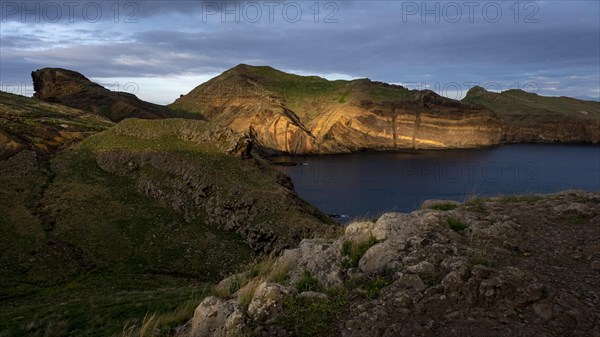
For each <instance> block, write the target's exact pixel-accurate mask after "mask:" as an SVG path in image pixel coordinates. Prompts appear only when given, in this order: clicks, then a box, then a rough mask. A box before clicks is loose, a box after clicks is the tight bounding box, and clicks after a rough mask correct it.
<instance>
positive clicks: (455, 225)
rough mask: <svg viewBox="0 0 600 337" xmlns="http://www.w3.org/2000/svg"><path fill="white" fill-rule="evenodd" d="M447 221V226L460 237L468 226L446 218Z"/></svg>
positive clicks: (459, 221)
mask: <svg viewBox="0 0 600 337" xmlns="http://www.w3.org/2000/svg"><path fill="white" fill-rule="evenodd" d="M447 221H448V226H450V228H451V229H452V230H453V231H455V232H457V233H458V234H461V235H462V234H464V232H465V230H466V229H467V228H469V225H467V224H466V223H464V222H463V221H461V220H458V219H455V218H448V220H447Z"/></svg>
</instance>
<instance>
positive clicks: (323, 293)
mask: <svg viewBox="0 0 600 337" xmlns="http://www.w3.org/2000/svg"><path fill="white" fill-rule="evenodd" d="M432 204H433V205H435V204H436V203H432ZM375 238H377V239H375ZM599 239H600V194H598V193H588V192H579V191H566V192H562V193H558V194H554V195H549V196H522V197H504V198H493V199H489V200H478V199H473V200H471V201H469V202H467V203H465V204H463V205H460V206H458V208H456V209H453V210H449V211H440V210H434V209H423V210H419V211H416V212H413V213H410V214H398V213H389V214H385V215H383V216H382V217H381V218H380V219H379V220H377V222H375V223H354V224H350V225H349V226H348V227H347V228H346V233H345V234H344V236H343V237H340V238H339V239H336V240H324V239H306V240H304V241H302V243H301V244H300V245H299V247H298V248H295V249H291V250H286V251H284V252H283V253H282V254H281V255H280V257H279V258H278V259H277V260H276V261H275V263H274V264H273V266H274V267H273V268H274V269H279V270H281V266H282V265H285V266H287V278H285V280H284V281H283V282H281V280H280V283H281V285H277V284H273V283H260V282H257V280H256V279H252V280H248V284H249V285H252V284H254V285H255V287H256V286H257V285H259V284H260V286H258V287H257V289H256V291H255V292H254V296H253V297H252V299H251V301H250V306H249V307H247V304H244V303H245V301H244V300H243V298H244V296H243V295H242V296H240V294H241V293H242V292H244V290H247V288H248V287H247V286H244V285H243V284H242V287H241V290H240V291H239V292H240V293H235V294H233V296H232V297H233V298H230V299H227V297H226V298H225V299H222V300H218V301H217V300H215V299H214V298H209V299H206V300H205V301H204V302H203V303H202V304H201V305H200V306H199V310H200V308H202V312H203V313H204V312H207V311H210V310H214V309H215V308H217V307H219V306H224V305H225V306H228V308H232V309H228V311H227V312H228V313H229V314H224V317H221V318H220V321H221V322H222V323H221V325H220V326H219V328H217V329H221V330H219V331H225V330H226V331H231V330H227V329H228V328H227V326H228V325H227V323H226V322H227V321H228V320H229V319H231V320H235V321H236V322H238V323H239V322H240V321H239V319H240V312H241V313H242V314H243V315H242V316H243V320H242V322H243V323H242V325H243V327H240V325H236V329H237V330H236V331H237V332H236V333H248V334H252V333H254V334H259V335H269V336H298V335H303V336H304V335H308V334H307V333H308V332H310V333H311V334H312V335H320V336H357V337H358V336H361V337H362V336H598V335H600V314H599V313H600V291H599V289H600V277H599V276H600V275H599V272H600V271H599V269H600V262H599V261H600V247H599V246H598V240H599ZM361 245H362V246H361ZM357 247H362V251H361V250H360V249H358V250H355V248H357ZM357 251H360V253H358V256H356V254H355V252H357ZM357 260H358V261H357ZM262 277H263V278H265V277H264V276H262ZM244 278H245V279H248V277H247V276H243V275H240V276H238V280H240V279H244ZM257 278H259V279H260V278H261V276H260V275H259V276H257ZM266 279H267V281H268V277H266ZM269 282H272V281H269ZM267 289H268V290H267ZM267 293H268V294H271V295H270V296H266V295H265V294H267ZM282 297H285V298H284V299H282ZM224 303H226V304H224ZM282 303H283V304H282ZM207 308H208V309H207ZM246 308H247V309H246ZM255 308H263V310H261V311H260V312H261V314H256V312H257V310H256V309H255ZM267 308H269V309H267ZM322 308H326V310H322ZM319 310H321V311H319ZM315 313H320V314H315ZM202 315H204V314H202ZM202 315H199V314H198V313H197V314H196V315H195V317H194V320H193V322H195V323H194V324H196V326H197V325H198V324H199V323H197V322H199V321H203V320H206V319H203V316H202ZM219 315H223V312H220V314H219ZM225 316H226V317H225ZM274 316H276V317H274ZM320 316H322V317H321V318H319V317H320ZM215 317H220V316H215ZM210 322H213V321H211V320H208V321H207V323H202V324H209V323H210ZM236 324H237V323H236ZM240 329H241V330H240ZM207 331H208V330H206V329H193V331H192V334H191V336H195V337H199V336H211V334H210V333H208V332H207ZM231 335H233V334H224V335H223V336H231Z"/></svg>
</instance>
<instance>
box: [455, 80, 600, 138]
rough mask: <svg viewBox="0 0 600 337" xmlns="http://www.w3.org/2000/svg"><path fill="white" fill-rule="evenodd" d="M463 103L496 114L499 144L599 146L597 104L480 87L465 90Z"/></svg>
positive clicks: (598, 113) (599, 130)
mask: <svg viewBox="0 0 600 337" xmlns="http://www.w3.org/2000/svg"><path fill="white" fill-rule="evenodd" d="M463 102H465V103H475V104H479V105H481V106H485V107H487V108H489V109H491V110H493V111H494V112H496V113H497V114H498V116H500V117H501V118H502V119H503V121H504V123H503V124H504V128H505V131H504V133H503V137H502V141H503V142H535V143H538V142H542V143H548V142H560V143H593V144H599V143H600V102H593V101H583V100H578V99H574V98H570V97H545V96H540V95H537V94H533V93H528V92H525V91H523V90H508V91H504V92H501V93H493V92H490V91H487V90H485V89H483V88H481V87H474V88H472V89H471V90H469V92H468V93H467V95H466V97H465V98H464V99H463Z"/></svg>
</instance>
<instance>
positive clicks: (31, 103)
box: [0, 92, 113, 159]
mask: <svg viewBox="0 0 600 337" xmlns="http://www.w3.org/2000/svg"><path fill="white" fill-rule="evenodd" d="M112 125H113V123H112V122H111V121H109V120H107V119H105V118H102V117H100V116H97V115H93V114H90V113H86V112H84V111H81V110H78V109H73V108H69V107H66V106H62V105H58V104H49V103H45V102H42V101H39V100H37V99H32V98H29V97H24V96H18V95H14V94H9V93H5V92H0V159H3V158H7V157H8V156H10V155H13V154H15V153H17V152H18V151H20V150H21V149H24V148H28V149H31V150H34V151H37V152H40V153H52V152H54V151H56V150H58V149H63V148H66V147H68V146H69V145H71V144H73V143H75V142H78V141H81V140H82V139H84V138H85V137H87V136H89V135H91V134H94V133H96V132H99V131H102V130H105V129H107V128H109V127H110V126H112Z"/></svg>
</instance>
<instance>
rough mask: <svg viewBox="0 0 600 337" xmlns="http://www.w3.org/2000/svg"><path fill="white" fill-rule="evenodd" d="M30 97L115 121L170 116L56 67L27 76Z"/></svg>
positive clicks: (74, 73) (159, 109)
mask: <svg viewBox="0 0 600 337" xmlns="http://www.w3.org/2000/svg"><path fill="white" fill-rule="evenodd" d="M31 77H32V79H33V88H34V90H35V94H34V97H35V98H37V99H39V100H42V101H47V102H51V103H60V104H62V105H66V106H69V107H72V108H76V109H80V110H83V111H86V112H90V113H94V114H96V115H100V116H103V117H106V118H108V119H110V120H112V121H115V122H118V121H120V120H123V119H124V118H147V119H156V118H166V117H169V116H171V115H172V114H173V113H172V112H171V111H170V110H169V109H167V108H166V107H164V106H161V105H157V104H152V103H148V102H145V101H142V100H140V99H139V98H137V97H136V96H135V95H132V94H129V93H126V92H115V91H110V90H108V89H106V88H104V87H102V86H101V85H99V84H96V83H94V82H92V81H90V80H89V79H88V78H86V77H85V76H83V75H82V74H80V73H78V72H75V71H72V70H66V69H60V68H44V69H39V70H36V71H34V72H32V73H31Z"/></svg>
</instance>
